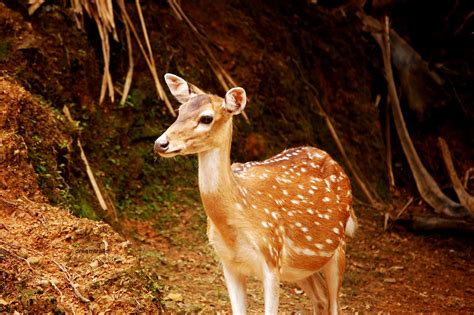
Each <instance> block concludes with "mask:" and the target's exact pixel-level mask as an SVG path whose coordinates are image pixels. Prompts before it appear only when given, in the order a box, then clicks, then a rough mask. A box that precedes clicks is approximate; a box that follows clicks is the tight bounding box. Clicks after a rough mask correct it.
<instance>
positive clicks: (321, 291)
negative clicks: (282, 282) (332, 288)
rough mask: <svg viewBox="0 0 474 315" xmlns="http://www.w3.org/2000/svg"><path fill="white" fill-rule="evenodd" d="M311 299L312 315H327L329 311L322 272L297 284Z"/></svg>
mask: <svg viewBox="0 0 474 315" xmlns="http://www.w3.org/2000/svg"><path fill="white" fill-rule="evenodd" d="M297 284H298V286H299V287H300V288H301V289H303V291H304V292H306V295H307V296H308V297H309V298H310V299H311V304H312V306H313V314H327V313H328V309H329V305H328V304H329V301H328V293H327V287H326V280H325V279H324V276H323V274H322V272H320V271H318V272H315V273H313V274H312V275H311V276H309V277H307V278H305V279H303V280H300V281H298V282H297Z"/></svg>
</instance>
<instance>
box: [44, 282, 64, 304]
mask: <svg viewBox="0 0 474 315" xmlns="http://www.w3.org/2000/svg"><path fill="white" fill-rule="evenodd" d="M48 282H49V283H50V284H51V286H52V287H53V288H54V289H55V290H56V291H57V292H58V293H59V296H60V298H61V303H62V302H63V300H64V296H63V293H62V292H61V290H59V288H58V287H57V285H56V284H55V283H54V282H53V281H52V280H51V279H49V280H48Z"/></svg>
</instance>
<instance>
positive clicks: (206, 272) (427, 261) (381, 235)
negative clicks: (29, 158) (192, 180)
mask: <svg viewBox="0 0 474 315" xmlns="http://www.w3.org/2000/svg"><path fill="white" fill-rule="evenodd" d="M192 211H201V209H194V210H189V211H185V212H184V213H185V214H186V215H192V214H193V213H192ZM367 213H368V212H367V211H366V212H365V213H363V214H362V216H361V226H360V229H359V231H358V233H357V235H356V237H355V238H354V239H353V240H351V241H350V243H349V246H348V255H347V273H346V276H345V279H344V285H343V290H342V293H341V303H342V309H343V311H344V313H346V314H357V313H379V312H381V313H384V314H386V313H414V312H416V313H419V312H435V313H443V314H445V313H456V314H472V312H473V311H474V267H473V263H472V260H471V257H472V242H470V241H469V239H468V238H467V237H464V236H446V235H423V236H417V235H413V234H411V233H408V232H405V231H403V230H399V231H393V232H384V231H383V229H382V228H381V225H382V223H381V220H375V221H374V220H373V218H370V217H368V216H367ZM0 222H2V223H1V225H0V280H1V281H0V283H2V284H1V286H2V288H1V289H2V290H1V292H2V293H1V294H0V310H2V311H7V312H8V311H13V310H19V311H27V312H30V313H31V312H44V311H53V310H63V311H66V312H67V313H81V312H84V311H86V310H87V309H88V308H92V309H93V310H94V313H107V312H110V313H114V312H143V311H146V312H156V311H159V310H162V311H165V312H179V311H186V312H203V313H208V314H210V313H216V312H229V302H228V298H227V294H226V289H225V286H224V280H223V277H222V272H221V270H220V267H219V264H218V262H217V260H216V259H215V257H214V255H213V254H212V251H211V249H210V247H209V246H208V245H207V242H206V240H205V239H202V238H196V233H195V232H194V231H192V230H191V229H189V227H184V228H182V229H180V230H181V232H180V233H179V235H175V237H176V238H178V237H179V238H180V240H181V242H180V244H179V245H176V244H174V245H170V241H169V240H167V239H165V238H163V237H162V236H159V235H158V234H157V233H156V232H155V231H154V230H153V228H152V227H151V226H152V222H146V221H136V222H131V221H128V222H127V226H128V227H129V228H131V229H132V230H133V232H134V234H135V237H133V239H132V242H130V241H128V240H127V239H126V238H123V237H121V236H120V235H118V234H117V233H116V232H115V231H113V230H112V229H111V228H110V227H109V226H108V225H106V224H104V223H101V222H95V221H91V220H88V219H80V218H76V217H74V216H72V215H71V214H69V213H68V212H67V211H66V210H64V209H60V208H55V207H52V206H50V205H48V204H46V203H42V202H33V201H31V200H29V199H28V198H24V197H23V198H18V199H8V198H7V197H5V196H2V197H1V198H0ZM139 239H141V241H138V240H139ZM75 286H77V292H75V289H74V287H75ZM248 296H249V308H250V310H251V311H252V312H259V313H260V312H261V311H262V309H263V302H262V301H263V299H262V290H261V285H260V283H258V282H257V281H255V280H251V281H250V283H249V289H248ZM309 307H310V305H309V301H308V300H307V298H306V297H305V295H304V293H303V292H302V291H301V290H299V289H298V288H297V287H296V286H294V285H291V284H283V285H282V289H281V307H280V310H281V311H282V312H286V313H293V312H297V313H308V312H309V310H310V309H309Z"/></svg>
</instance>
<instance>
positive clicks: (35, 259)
mask: <svg viewBox="0 0 474 315" xmlns="http://www.w3.org/2000/svg"><path fill="white" fill-rule="evenodd" d="M26 261H27V262H28V263H29V264H30V265H38V264H40V263H41V257H36V256H31V257H28V258H27V259H26Z"/></svg>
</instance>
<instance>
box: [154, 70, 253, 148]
mask: <svg viewBox="0 0 474 315" xmlns="http://www.w3.org/2000/svg"><path fill="white" fill-rule="evenodd" d="M165 81H166V84H167V85H168V87H169V89H170V91H171V94H173V96H174V97H175V98H176V99H177V100H178V101H179V102H180V103H181V106H180V107H179V109H178V118H177V119H176V121H175V122H174V123H173V124H172V125H171V126H170V127H169V128H168V130H166V131H165V132H164V133H163V134H162V135H161V136H160V137H159V138H158V139H157V140H156V141H155V153H157V154H159V155H161V156H163V157H172V156H175V155H185V154H193V153H200V152H204V151H208V150H211V149H214V148H216V147H219V146H221V145H222V144H223V143H224V142H225V141H226V137H227V132H228V128H232V124H231V121H232V116H233V115H237V114H240V113H241V112H242V110H243V109H244V107H245V104H246V101H247V97H246V95H245V90H244V89H243V88H240V87H236V88H232V89H230V90H229V91H227V93H226V95H225V98H224V99H223V98H221V97H219V96H216V95H212V94H207V93H204V92H203V91H201V90H200V89H199V88H197V87H196V86H194V85H192V84H190V83H188V82H186V81H185V80H184V79H182V78H180V77H178V76H176V75H174V74H170V73H167V74H166V75H165Z"/></svg>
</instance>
